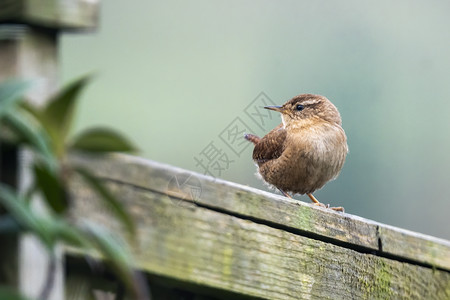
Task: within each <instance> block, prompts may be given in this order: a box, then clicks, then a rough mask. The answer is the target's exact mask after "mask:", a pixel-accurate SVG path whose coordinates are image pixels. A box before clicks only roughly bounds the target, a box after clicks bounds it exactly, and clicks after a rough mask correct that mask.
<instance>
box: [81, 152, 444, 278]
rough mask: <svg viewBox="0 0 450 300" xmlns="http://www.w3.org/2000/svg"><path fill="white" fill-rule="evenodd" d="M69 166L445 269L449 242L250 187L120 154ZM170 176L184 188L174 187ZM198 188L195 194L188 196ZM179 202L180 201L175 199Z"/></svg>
mask: <svg viewBox="0 0 450 300" xmlns="http://www.w3.org/2000/svg"><path fill="white" fill-rule="evenodd" d="M73 159H74V161H76V162H77V163H79V164H83V165H85V166H88V167H90V168H91V169H92V170H94V171H95V172H96V174H97V175H98V176H100V177H102V178H105V179H111V180H115V181H119V182H124V183H128V184H131V185H134V186H136V187H140V188H143V189H147V190H151V191H155V192H158V193H161V194H167V195H171V198H172V199H178V198H182V199H183V201H191V202H195V203H196V204H198V205H201V206H205V207H209V208H212V209H216V210H220V211H224V212H227V213H230V214H233V215H238V216H242V217H246V218H250V219H252V220H259V221H261V222H264V223H270V224H272V226H275V227H276V226H282V227H285V228H287V229H289V230H294V231H299V232H301V233H302V235H305V236H311V237H320V238H321V239H325V240H327V239H329V240H331V241H338V242H342V243H347V244H349V245H355V246H356V247H362V248H365V249H367V250H369V251H370V250H373V251H375V252H377V253H378V254H381V255H382V254H386V255H393V256H397V257H399V258H400V259H406V260H412V261H415V262H418V263H420V264H427V265H431V266H434V267H437V268H441V269H446V270H450V242H448V241H446V240H442V239H438V238H434V237H431V236H426V235H422V234H418V233H414V232H410V231H407V230H402V229H399V228H395V227H392V226H387V225H385V224H381V223H377V222H374V221H371V220H367V219H364V218H360V217H357V216H353V215H350V214H345V213H344V214H342V213H337V212H334V211H331V210H327V209H323V208H319V207H316V206H314V205H312V204H309V203H304V202H300V201H296V200H291V199H287V198H285V197H282V196H278V195H275V194H271V193H268V192H264V191H260V190H257V189H254V188H251V187H246V186H242V185H239V184H235V183H231V182H227V181H223V180H220V179H214V178H211V177H208V176H204V175H201V174H198V173H195V172H191V171H186V170H183V169H180V168H176V167H173V166H168V165H165V164H161V163H157V162H153V161H149V160H145V159H142V158H138V157H133V156H126V155H112V156H108V157H105V158H98V157H96V158H87V157H81V156H74V157H73ZM175 176H178V177H180V178H181V179H180V180H186V178H189V179H188V180H187V181H188V182H187V183H189V184H190V185H194V187H192V186H190V185H189V184H186V186H184V187H182V188H179V189H178V188H176V186H175V185H173V183H174V178H175ZM195 185H196V186H197V187H199V189H200V192H199V191H197V194H195V193H194V194H193V193H192V188H196V187H195ZM177 201H180V200H177Z"/></svg>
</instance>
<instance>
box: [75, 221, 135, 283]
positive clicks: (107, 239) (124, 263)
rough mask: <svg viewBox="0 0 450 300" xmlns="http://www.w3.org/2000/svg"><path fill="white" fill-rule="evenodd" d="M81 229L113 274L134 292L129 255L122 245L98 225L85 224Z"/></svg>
mask: <svg viewBox="0 0 450 300" xmlns="http://www.w3.org/2000/svg"><path fill="white" fill-rule="evenodd" d="M82 229H83V230H84V231H85V232H86V233H87V234H88V235H89V238H90V239H91V241H92V243H93V244H94V247H95V249H96V250H97V251H99V252H100V254H101V255H102V256H103V258H105V259H107V261H108V262H109V263H110V265H111V267H112V269H113V270H114V272H115V274H116V275H118V277H119V278H120V279H121V280H122V282H124V283H125V285H126V286H128V287H129V288H130V289H131V290H135V284H134V278H133V274H134V272H133V269H132V267H131V266H132V260H131V255H130V253H129V251H128V249H127V248H125V245H124V243H120V242H119V241H118V240H117V239H116V238H114V236H113V235H112V234H111V233H110V232H108V231H107V230H105V229H104V228H102V227H100V226H99V225H98V224H93V223H90V222H85V223H84V224H83V226H82Z"/></svg>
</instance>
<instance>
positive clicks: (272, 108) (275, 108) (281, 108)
mask: <svg viewBox="0 0 450 300" xmlns="http://www.w3.org/2000/svg"><path fill="white" fill-rule="evenodd" d="M264 108H265V109H270V110H274V111H278V112H283V110H284V109H283V106H281V105H274V106H264Z"/></svg>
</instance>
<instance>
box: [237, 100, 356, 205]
mask: <svg viewBox="0 0 450 300" xmlns="http://www.w3.org/2000/svg"><path fill="white" fill-rule="evenodd" d="M264 108H266V109H270V110H274V111H278V112H280V113H281V119H282V121H283V123H282V124H280V125H278V126H277V127H275V128H274V129H273V130H272V131H270V132H269V133H268V134H267V135H265V136H264V137H263V138H259V137H258V136H256V135H253V134H246V135H245V138H246V139H247V140H249V141H250V142H252V143H253V144H254V145H255V148H254V150H253V160H254V161H255V163H256V164H257V165H258V171H259V174H260V175H261V177H262V178H263V179H264V181H266V182H267V183H269V184H270V185H272V186H274V187H276V188H278V189H279V190H280V191H281V193H283V195H285V196H286V197H289V198H291V196H290V195H289V194H288V192H291V193H293V194H307V195H308V197H309V198H310V199H311V200H312V201H313V202H314V204H315V205H319V206H323V207H329V205H324V204H322V203H320V202H319V201H317V199H316V198H315V197H314V196H313V195H312V193H313V192H314V191H316V190H318V189H320V188H321V187H323V186H324V185H325V183H327V182H328V181H330V180H332V179H335V178H336V177H337V176H338V174H339V172H340V171H341V169H342V166H343V165H344V161H345V157H346V156H347V152H348V146H347V137H346V135H345V132H344V130H343V129H342V127H341V124H342V121H341V115H340V114H339V111H338V110H337V108H336V107H335V106H334V105H333V103H331V102H330V101H329V100H328V99H327V98H325V97H323V96H319V95H312V94H302V95H298V96H296V97H294V98H292V99H291V100H289V101H288V102H286V103H285V104H284V105H282V106H266V107H264ZM331 209H334V210H337V211H344V209H343V208H342V207H331Z"/></svg>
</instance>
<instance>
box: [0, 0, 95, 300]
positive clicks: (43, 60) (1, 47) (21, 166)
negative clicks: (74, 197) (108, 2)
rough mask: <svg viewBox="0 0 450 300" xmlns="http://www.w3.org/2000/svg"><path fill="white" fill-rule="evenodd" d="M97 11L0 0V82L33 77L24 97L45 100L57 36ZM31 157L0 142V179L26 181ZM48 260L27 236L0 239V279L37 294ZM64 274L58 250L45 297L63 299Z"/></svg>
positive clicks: (59, 2)
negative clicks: (57, 260)
mask: <svg viewBox="0 0 450 300" xmlns="http://www.w3.org/2000/svg"><path fill="white" fill-rule="evenodd" d="M98 12H99V0H0V81H3V80H6V79H9V78H19V79H29V80H32V82H33V83H34V84H33V87H32V88H31V89H30V91H29V92H28V93H27V95H26V98H27V101H30V102H32V103H33V104H37V105H42V104H44V103H45V101H46V99H48V98H49V96H50V95H52V94H53V93H54V92H55V91H56V90H57V88H58V82H59V78H58V73H59V68H60V67H59V64H58V57H59V50H58V44H59V41H58V38H59V35H60V34H61V33H62V32H79V31H89V30H94V29H95V28H96V26H97V21H98ZM30 159H31V158H30V156H29V155H28V154H27V153H26V152H24V151H21V150H20V149H12V148H8V147H6V145H0V181H2V182H6V183H8V184H10V185H13V186H15V187H18V188H23V187H26V186H28V185H29V184H30V182H31V180H32V178H31V176H30V172H28V170H27V165H28V163H29V161H30ZM37 202H39V201H37ZM35 204H36V206H39V203H35ZM47 261H48V257H47V255H46V253H45V251H44V250H43V249H42V248H41V246H40V244H39V243H37V241H35V240H34V239H33V238H32V237H31V236H15V237H9V238H4V239H3V238H2V245H1V247H0V284H8V285H12V286H16V287H17V288H19V289H20V290H21V291H22V292H23V293H24V294H25V295H28V296H31V297H36V296H37V295H38V293H39V292H40V290H41V289H42V287H43V285H44V281H45V272H46V269H47ZM63 275H64V268H63V263H62V255H59V263H58V266H57V267H56V278H55V282H54V285H53V288H52V293H51V296H50V298H49V299H52V300H59V299H64V276H63Z"/></svg>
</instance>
